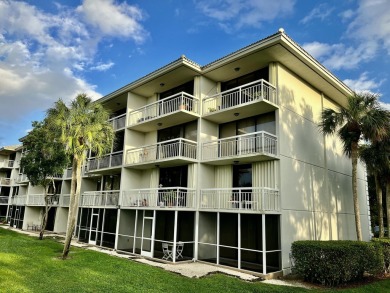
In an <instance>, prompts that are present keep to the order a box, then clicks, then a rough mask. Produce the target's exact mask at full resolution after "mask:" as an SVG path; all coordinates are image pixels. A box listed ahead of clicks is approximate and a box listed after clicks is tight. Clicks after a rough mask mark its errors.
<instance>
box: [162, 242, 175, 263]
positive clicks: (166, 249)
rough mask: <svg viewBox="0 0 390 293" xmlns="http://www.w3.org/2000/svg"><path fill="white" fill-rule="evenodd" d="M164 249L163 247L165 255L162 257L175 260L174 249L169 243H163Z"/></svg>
mask: <svg viewBox="0 0 390 293" xmlns="http://www.w3.org/2000/svg"><path fill="white" fill-rule="evenodd" d="M162 249H163V253H164V256H163V257H162V259H164V260H169V259H171V260H173V257H172V249H169V245H168V243H163V244H162Z"/></svg>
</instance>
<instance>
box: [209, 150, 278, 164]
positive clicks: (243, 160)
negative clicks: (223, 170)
mask: <svg viewBox="0 0 390 293" xmlns="http://www.w3.org/2000/svg"><path fill="white" fill-rule="evenodd" d="M270 160H278V157H277V156H272V155H266V154H260V153H259V154H251V155H245V156H234V157H225V158H221V159H217V160H207V161H206V160H203V161H202V163H204V164H208V165H215V166H221V165H235V164H247V163H253V162H260V161H270Z"/></svg>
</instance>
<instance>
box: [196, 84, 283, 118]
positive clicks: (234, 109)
mask: <svg viewBox="0 0 390 293" xmlns="http://www.w3.org/2000/svg"><path fill="white" fill-rule="evenodd" d="M277 108H278V100H277V94H276V88H275V87H274V86H273V85H271V84H270V83H268V82H267V81H265V80H263V79H260V80H257V81H254V82H251V83H247V84H245V85H242V86H239V87H236V88H233V89H230V90H227V91H224V92H221V93H218V94H215V95H212V96H209V97H206V98H205V99H203V104H202V109H203V112H202V113H203V115H204V118H205V119H207V120H210V121H213V122H216V123H223V122H228V121H232V119H235V120H237V119H242V118H246V117H251V116H254V115H259V114H263V113H268V112H272V111H275V110H276V109H277ZM238 117H239V118H238Z"/></svg>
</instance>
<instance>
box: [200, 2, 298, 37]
mask: <svg viewBox="0 0 390 293" xmlns="http://www.w3.org/2000/svg"><path fill="white" fill-rule="evenodd" d="M195 4H196V7H197V8H198V9H199V10H200V11H201V12H202V13H204V14H205V15H206V16H208V17H210V18H213V19H215V20H217V21H218V24H219V26H220V27H221V28H223V29H224V30H225V31H228V32H230V31H234V30H237V29H240V28H241V27H259V26H260V25H261V23H262V22H265V21H271V20H273V19H275V18H276V17H281V16H285V15H288V14H290V13H292V11H293V8H294V4H295V0H279V1H274V0H247V1H245V0H199V1H195Z"/></svg>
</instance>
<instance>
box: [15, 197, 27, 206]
mask: <svg viewBox="0 0 390 293" xmlns="http://www.w3.org/2000/svg"><path fill="white" fill-rule="evenodd" d="M26 200H27V196H25V195H15V196H14V197H13V198H12V204H13V205H25V204H26Z"/></svg>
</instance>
